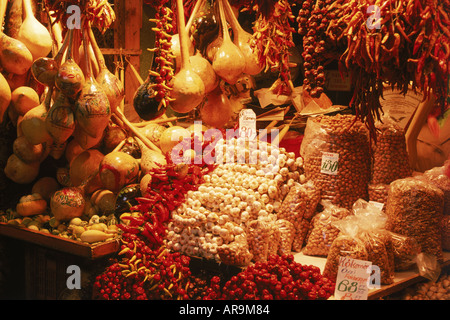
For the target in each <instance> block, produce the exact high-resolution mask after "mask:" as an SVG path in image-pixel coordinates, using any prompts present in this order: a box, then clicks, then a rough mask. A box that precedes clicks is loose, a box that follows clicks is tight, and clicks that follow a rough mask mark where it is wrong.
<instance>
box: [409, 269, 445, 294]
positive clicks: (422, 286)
mask: <svg viewBox="0 0 450 320" xmlns="http://www.w3.org/2000/svg"><path fill="white" fill-rule="evenodd" d="M406 291H407V292H406V294H405V295H404V296H403V300H450V274H443V275H441V276H440V278H439V279H438V281H436V282H432V281H427V282H423V283H419V284H417V285H415V286H413V287H411V288H408V289H407V290H406Z"/></svg>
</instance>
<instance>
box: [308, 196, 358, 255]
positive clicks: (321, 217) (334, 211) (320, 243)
mask: <svg viewBox="0 0 450 320" xmlns="http://www.w3.org/2000/svg"><path fill="white" fill-rule="evenodd" d="M321 205H322V206H323V208H324V209H323V211H322V212H320V213H318V214H317V215H315V216H314V218H313V219H312V221H311V230H310V233H309V235H308V237H307V239H306V245H305V247H304V248H303V250H302V252H303V253H304V254H306V255H310V256H325V257H326V256H327V255H328V251H329V250H330V247H331V244H332V243H333V241H334V239H336V238H337V236H338V234H339V229H338V228H336V226H335V225H334V224H333V222H334V221H338V220H341V219H343V218H345V217H346V216H348V215H350V214H351V212H350V210H347V209H345V208H339V207H338V206H336V205H334V204H332V203H331V202H330V201H326V200H322V202H321Z"/></svg>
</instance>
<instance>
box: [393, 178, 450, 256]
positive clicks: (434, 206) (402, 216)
mask: <svg viewBox="0 0 450 320" xmlns="http://www.w3.org/2000/svg"><path fill="white" fill-rule="evenodd" d="M443 210H444V193H443V192H442V190H441V189H439V188H437V187H436V186H434V185H433V184H431V183H430V182H429V181H428V180H427V179H426V178H423V177H421V176H417V177H414V178H413V177H408V178H404V179H398V180H395V181H394V182H392V183H391V184H390V187H389V194H388V201H387V204H386V215H387V217H388V221H387V225H386V228H387V229H388V230H390V231H392V232H396V233H400V234H402V235H406V236H410V237H413V238H415V239H416V240H417V242H418V243H419V245H420V247H421V249H422V252H423V253H425V254H429V255H434V256H435V257H436V259H437V260H438V261H439V262H440V263H441V262H443V254H442V234H441V226H440V225H441V221H442V216H443Z"/></svg>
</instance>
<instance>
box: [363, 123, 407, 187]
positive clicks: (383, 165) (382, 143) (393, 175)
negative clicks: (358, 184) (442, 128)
mask: <svg viewBox="0 0 450 320" xmlns="http://www.w3.org/2000/svg"><path fill="white" fill-rule="evenodd" d="M376 129H377V135H376V138H377V140H376V142H374V144H373V165H372V180H371V183H372V184H390V183H391V182H392V181H394V180H397V179H403V178H406V177H410V176H411V174H412V169H411V166H410V164H409V157H408V152H407V150H406V139H405V131H404V130H403V129H402V128H401V127H400V126H398V124H396V123H395V122H394V121H393V120H392V119H391V118H388V117H383V118H382V119H381V121H378V122H377V123H376Z"/></svg>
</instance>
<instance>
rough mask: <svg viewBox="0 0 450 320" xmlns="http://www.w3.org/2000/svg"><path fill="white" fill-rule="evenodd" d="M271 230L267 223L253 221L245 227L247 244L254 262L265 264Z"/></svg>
mask: <svg viewBox="0 0 450 320" xmlns="http://www.w3.org/2000/svg"><path fill="white" fill-rule="evenodd" d="M271 234H272V228H271V226H270V224H269V223H268V222H267V221H263V220H260V219H258V220H253V221H251V222H250V223H249V224H248V226H247V242H248V247H249V250H250V253H251V254H252V255H253V261H254V262H258V261H260V262H266V261H267V258H268V256H269V240H270V237H271Z"/></svg>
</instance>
